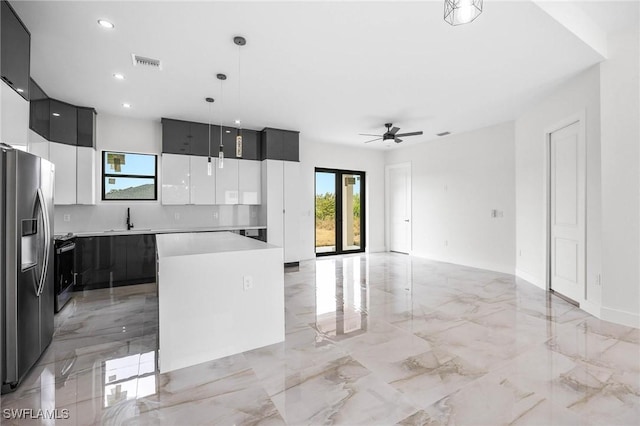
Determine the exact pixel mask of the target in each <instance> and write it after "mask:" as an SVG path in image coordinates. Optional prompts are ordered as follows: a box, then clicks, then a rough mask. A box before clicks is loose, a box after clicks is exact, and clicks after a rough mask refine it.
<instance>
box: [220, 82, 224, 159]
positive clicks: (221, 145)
mask: <svg viewBox="0 0 640 426" xmlns="http://www.w3.org/2000/svg"><path fill="white" fill-rule="evenodd" d="M223 100H224V96H222V80H220V148H222V147H223V143H222V102H223Z"/></svg>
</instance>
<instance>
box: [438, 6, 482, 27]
mask: <svg viewBox="0 0 640 426" xmlns="http://www.w3.org/2000/svg"><path fill="white" fill-rule="evenodd" d="M482 1H483V0H444V20H445V21H446V22H447V23H449V24H450V25H454V26H455V25H462V24H468V23H469V22H472V21H473V20H474V19H476V18H477V17H478V16H480V14H481V13H482Z"/></svg>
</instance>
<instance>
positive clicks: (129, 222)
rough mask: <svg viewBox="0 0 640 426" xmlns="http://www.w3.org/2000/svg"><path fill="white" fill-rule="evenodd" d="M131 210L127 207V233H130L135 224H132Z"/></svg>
mask: <svg viewBox="0 0 640 426" xmlns="http://www.w3.org/2000/svg"><path fill="white" fill-rule="evenodd" d="M130 210H131V209H130V208H129V207H127V231H130V230H131V228H133V222H131V211H130Z"/></svg>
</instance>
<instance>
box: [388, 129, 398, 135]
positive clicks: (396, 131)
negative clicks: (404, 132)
mask: <svg viewBox="0 0 640 426" xmlns="http://www.w3.org/2000/svg"><path fill="white" fill-rule="evenodd" d="M398 130H400V127H392V128H391V130H389V133H391V134H392V135H395V134H396V133H398Z"/></svg>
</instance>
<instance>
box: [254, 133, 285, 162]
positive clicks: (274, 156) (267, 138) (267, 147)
mask: <svg viewBox="0 0 640 426" xmlns="http://www.w3.org/2000/svg"><path fill="white" fill-rule="evenodd" d="M282 139H283V136H282V132H281V131H280V130H277V129H264V130H263V131H262V138H261V141H260V151H261V154H260V157H261V158H260V159H261V160H267V159H269V160H282V158H283V157H284V149H283V142H282Z"/></svg>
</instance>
